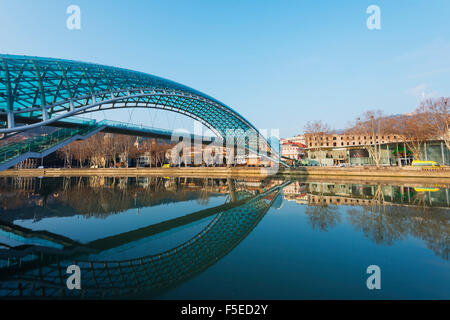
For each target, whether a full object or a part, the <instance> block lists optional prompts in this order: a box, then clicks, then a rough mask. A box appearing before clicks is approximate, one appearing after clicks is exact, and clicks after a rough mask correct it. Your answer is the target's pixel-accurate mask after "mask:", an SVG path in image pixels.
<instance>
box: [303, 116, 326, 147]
mask: <svg viewBox="0 0 450 320" xmlns="http://www.w3.org/2000/svg"><path fill="white" fill-rule="evenodd" d="M304 132H305V136H306V138H307V140H309V144H310V147H317V149H318V150H321V149H322V144H323V141H324V140H325V137H326V136H327V135H329V134H330V133H331V127H330V126H329V125H328V124H326V123H324V122H322V120H315V121H311V122H310V121H308V122H307V123H306V125H305V128H304ZM313 141H317V142H313Z"/></svg>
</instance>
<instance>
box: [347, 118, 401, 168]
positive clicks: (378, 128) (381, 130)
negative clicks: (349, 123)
mask: <svg viewBox="0 0 450 320" xmlns="http://www.w3.org/2000/svg"><path fill="white" fill-rule="evenodd" d="M389 119H392V118H388V117H385V116H384V115H383V112H382V111H381V110H370V111H367V112H365V113H364V114H363V115H362V116H361V117H359V118H357V119H356V122H355V125H354V126H353V127H352V128H350V129H348V130H347V131H346V133H347V134H358V135H362V134H364V135H367V136H369V137H370V140H371V141H370V144H368V145H365V146H364V148H365V149H366V150H367V152H368V153H369V156H370V157H371V158H372V159H373V161H374V162H375V165H376V166H377V167H379V166H380V160H381V156H382V151H381V143H380V141H381V137H382V136H384V135H386V134H388V133H393V132H392V131H393V130H392V126H391V124H390V121H389Z"/></svg>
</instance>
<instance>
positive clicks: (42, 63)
mask: <svg viewBox="0 0 450 320" xmlns="http://www.w3.org/2000/svg"><path fill="white" fill-rule="evenodd" d="M139 107H142V108H156V109H163V110H169V111H173V112H177V113H181V114H184V115H186V116H188V117H191V118H193V119H195V120H197V121H200V122H201V123H202V124H203V125H205V126H206V127H208V128H209V129H210V130H212V131H213V132H215V133H216V134H218V135H219V136H222V137H223V136H224V135H225V134H226V131H227V130H230V129H231V130H242V131H244V132H246V133H247V136H248V135H249V133H250V136H251V135H257V136H258V137H259V133H258V130H257V129H256V128H255V127H254V126H253V125H252V124H250V122H249V121H247V120H246V119H245V118H244V117H242V116H241V115H240V114H238V113H237V112H236V111H234V110H233V109H231V108H230V107H228V106H226V105H225V104H223V103H221V102H219V101H217V100H216V99H214V98H212V97H210V96H208V95H206V94H203V93H201V92H199V91H197V90H194V89H192V88H189V87H187V86H184V85H182V84H179V83H176V82H173V81H170V80H166V79H163V78H160V77H157V76H154V75H150V74H146V73H143V72H137V71H132V70H127V69H122V68H116V67H110V66H104V65H98V64H93V63H84V62H77V61H71V60H62V59H52V58H40V57H28V56H16V55H4V54H0V116H1V117H2V118H3V119H4V123H3V127H0V133H11V132H17V131H23V130H27V129H31V128H33V127H38V126H42V125H50V124H51V123H52V122H55V121H57V120H58V119H62V118H66V117H70V116H74V115H79V114H83V113H87V112H95V111H100V110H107V109H118V108H139ZM19 121H20V122H25V123H33V124H31V125H28V126H17V125H16V123H18V122H19ZM36 122H37V123H36Z"/></svg>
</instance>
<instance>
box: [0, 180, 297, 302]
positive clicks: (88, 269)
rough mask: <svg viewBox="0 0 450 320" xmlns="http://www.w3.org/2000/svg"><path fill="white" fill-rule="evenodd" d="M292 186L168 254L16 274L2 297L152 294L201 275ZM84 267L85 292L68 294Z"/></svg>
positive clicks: (0, 285) (222, 218)
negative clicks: (69, 280)
mask: <svg viewBox="0 0 450 320" xmlns="http://www.w3.org/2000/svg"><path fill="white" fill-rule="evenodd" d="M287 184H289V182H284V183H282V184H281V185H278V186H276V187H273V188H271V189H269V190H267V191H266V192H264V193H261V194H259V195H257V196H253V197H251V198H250V199H249V201H247V202H246V203H245V204H243V205H240V206H238V207H235V208H232V209H229V210H225V211H223V212H220V213H219V214H217V215H216V216H215V217H214V218H213V219H212V221H211V222H210V223H209V224H208V225H207V226H206V227H205V228H204V229H203V230H202V231H201V232H200V233H198V234H197V235H195V236H194V237H192V238H191V239H189V240H188V241H186V242H184V243H182V244H180V245H178V246H176V247H174V248H172V249H170V250H167V251H165V252H162V253H159V254H155V255H151V256H146V257H141V258H136V259H130V260H122V261H98V260H96V259H89V260H83V259H80V260H78V259H63V260H59V261H58V262H56V263H50V264H47V265H44V266H42V265H39V266H37V267H36V268H33V269H31V270H28V271H26V272H18V273H17V274H16V275H14V276H13V277H10V278H8V279H7V280H3V281H0V296H2V297H41V298H44V297H47V298H48V297H82V298H99V297H102V298H106V297H121V296H125V295H130V294H134V293H136V294H145V295H147V296H152V295H154V294H157V293H159V292H160V291H161V290H165V289H168V288H170V287H172V286H175V285H177V284H179V283H181V282H183V281H185V280H187V279H189V278H191V277H193V276H195V275H196V274H198V273H200V272H202V271H203V270H205V269H206V268H208V267H209V266H211V265H212V264H214V263H216V262H217V261H218V260H219V259H220V258H222V257H223V256H225V255H226V254H228V253H229V252H230V251H231V250H232V249H233V248H234V247H236V246H237V245H238V244H239V243H240V242H241V241H242V240H243V239H244V238H245V237H246V236H247V235H248V234H249V233H250V232H251V231H252V230H253V228H254V227H255V226H256V225H257V224H258V223H259V221H260V220H261V219H262V218H263V217H264V215H265V214H266V212H267V211H268V209H269V208H270V207H271V206H272V204H273V201H274V199H275V198H276V196H275V197H273V194H278V192H279V191H280V190H281V189H282V188H283V187H285V186H286V185H287ZM72 264H76V265H78V266H79V267H80V269H81V274H82V289H81V292H80V291H78V290H68V289H67V287H66V274H65V272H66V269H67V267H68V266H69V265H72Z"/></svg>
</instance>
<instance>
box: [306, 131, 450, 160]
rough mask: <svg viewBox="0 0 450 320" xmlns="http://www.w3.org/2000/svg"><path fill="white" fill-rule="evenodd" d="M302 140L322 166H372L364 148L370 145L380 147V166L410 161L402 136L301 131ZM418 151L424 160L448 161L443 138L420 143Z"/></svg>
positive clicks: (309, 156)
mask: <svg viewBox="0 0 450 320" xmlns="http://www.w3.org/2000/svg"><path fill="white" fill-rule="evenodd" d="M305 139H306V145H307V148H306V152H307V156H308V158H309V159H314V160H317V161H318V162H319V163H320V164H321V165H325V166H331V165H339V164H351V165H367V164H369V165H373V164H375V162H374V161H373V159H372V158H371V157H370V155H369V151H368V149H369V148H370V146H374V145H380V146H381V147H380V149H381V157H380V164H382V165H395V164H409V163H410V162H411V161H412V160H413V156H412V152H411V151H410V150H409V149H408V145H407V143H406V142H405V140H404V138H403V137H401V136H399V135H397V134H384V135H376V136H373V135H370V134H359V135H358V134H337V133H333V134H305ZM421 154H422V159H424V160H433V161H436V162H439V163H441V164H447V165H448V164H450V150H449V149H448V148H447V147H446V145H445V143H444V142H443V141H440V140H433V141H426V142H424V143H423V150H422V152H421Z"/></svg>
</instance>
